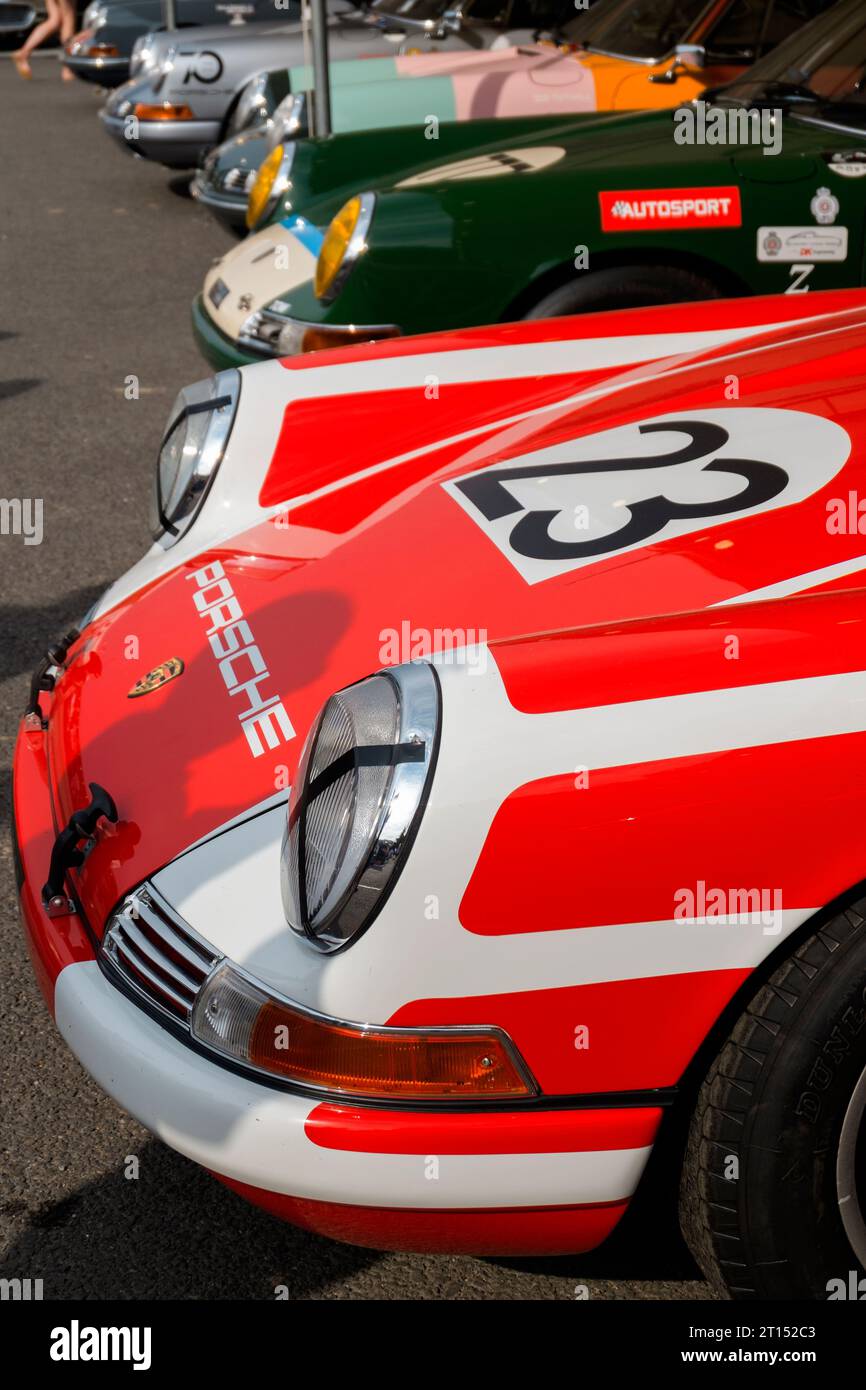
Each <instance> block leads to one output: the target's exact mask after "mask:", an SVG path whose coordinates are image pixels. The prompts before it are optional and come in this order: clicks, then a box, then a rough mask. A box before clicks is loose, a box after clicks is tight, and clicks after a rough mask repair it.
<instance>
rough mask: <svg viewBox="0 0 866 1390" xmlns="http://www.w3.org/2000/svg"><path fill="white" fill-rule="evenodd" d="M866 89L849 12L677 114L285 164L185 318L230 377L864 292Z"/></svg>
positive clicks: (556, 125) (349, 141) (512, 123)
mask: <svg viewBox="0 0 866 1390" xmlns="http://www.w3.org/2000/svg"><path fill="white" fill-rule="evenodd" d="M864 86H866V7H864V5H863V3H862V0H842V3H840V4H837V5H836V6H834V7H833V8H832V9H831V10H830V11H828V12H827V13H826V14H825V15H824V16H823V17H822V18H820V19H818V20H815V21H813V22H812V23H810V24H807V25H804V26H803V27H802V28H801V29H800V30H799V31H798V33H797V34H795V35H794V36H792V37H791V38H790V39H788V40H787V41H786V42H785V43H783V44H782V45H780V47H778V48H777V49H776V50H775V51H774V52H772V53H771V54H769V55H768V56H767V57H766V58H765V59H763V60H762V61H761V62H760V63H758V64H757V65H756V66H755V67H754V68H752V69H751V71H750V72H749V74H748V75H747V76H745V77H743V78H741V79H739V80H738V81H737V82H735V83H733V84H731V85H730V86H728V87H725V88H724V89H720V90H719V91H716V92H714V93H709V94H708V95H707V99H706V100H701V101H697V102H694V103H691V104H689V105H687V106H681V107H679V108H677V109H676V110H674V111H661V112H649V113H640V114H626V115H605V116H582V117H572V118H570V119H569V120H562V119H561V118H560V119H556V118H554V117H550V116H548V117H546V118H544V117H534V118H532V119H513V120H508V119H505V120H503V119H501V118H500V119H498V120H496V121H489V122H485V121H478V122H474V123H471V124H465V125H460V124H453V125H447V124H443V125H442V126H441V127H440V129H439V132H438V139H437V140H435V141H431V140H427V139H426V138H425V131H424V129H423V128H419V127H417V126H412V127H401V128H398V129H394V130H390V131H377V132H375V133H374V134H369V133H363V132H361V133H357V134H351V135H343V136H334V137H331V138H330V139H327V140H313V141H304V142H301V143H300V144H298V146H297V148H296V149H295V150H294V151H293V152H292V153H291V154H290V153H289V152H288V149H283V150H281V149H280V147H278V148H277V150H275V151H274V152H273V154H272V156H271V160H270V170H269V171H265V176H264V178H263V179H262V180H260V183H259V185H258V190H257V191H258V204H259V206H258V212H259V222H258V225H257V230H256V233H255V235H254V236H252V237H249V238H247V240H246V241H245V242H243V243H242V244H241V245H240V246H238V247H237V248H235V249H234V250H233V251H231V252H230V253H229V254H228V255H227V256H226V257H224V258H223V260H222V261H220V262H217V263H216V265H215V266H214V267H213V268H212V270H211V272H210V274H209V275H208V278H207V280H206V281H205V285H204V290H203V293H202V295H201V296H200V297H199V298H198V299H197V301H196V303H195V305H194V309H193V319H194V326H195V331H196V335H197V338H198V342H199V345H200V347H201V349H202V351H203V352H204V355H205V356H206V357H207V358H208V360H209V361H210V362H211V363H212V364H214V365H215V366H218V367H223V366H226V365H230V364H237V363H242V362H249V361H253V360H256V359H257V358H261V357H262V356H275V355H277V356H284V355H288V354H291V353H296V352H304V351H311V350H315V349H318V348H322V347H328V346H339V345H344V344H347V343H352V342H361V341H369V340H371V339H376V338H383V337H389V336H396V335H398V334H405V333H422V332H428V331H432V330H437V329H451V328H455V327H463V326H467V327H468V326H472V325H478V324H484V323H491V322H496V321H507V320H513V319H520V318H537V317H547V316H551V315H560V314H572V313H580V312H583V311H589V310H600V309H610V308H620V307H622V308H625V307H630V306H639V305H646V304H655V303H664V302H671V301H676V300H686V299H706V298H712V297H716V296H726V297H727V296H731V295H741V294H768V293H774V292H787V293H791V294H798V293H799V294H802V293H805V292H808V291H810V290H814V289H835V288H841V287H851V286H857V285H860V284H863V283H864V224H866V92H864ZM264 167H265V166H263V170H264ZM271 175H272V177H271ZM268 180H270V182H268ZM263 185H264V187H263ZM255 194H256V190H254V195H255ZM254 195H251V196H254Z"/></svg>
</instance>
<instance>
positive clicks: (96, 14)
mask: <svg viewBox="0 0 866 1390" xmlns="http://www.w3.org/2000/svg"><path fill="white" fill-rule="evenodd" d="M107 13H108V6H107V5H105V4H103V3H102V0H93V3H91V4H90V5H88V6H87V9H86V10H85V11H84V14H83V15H82V16H81V27H82V29H95V28H96V26H97V25H98V24H101V23H102V21H103V20H104V19H105V16H106V14H107Z"/></svg>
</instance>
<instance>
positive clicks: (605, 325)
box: [280, 289, 866, 372]
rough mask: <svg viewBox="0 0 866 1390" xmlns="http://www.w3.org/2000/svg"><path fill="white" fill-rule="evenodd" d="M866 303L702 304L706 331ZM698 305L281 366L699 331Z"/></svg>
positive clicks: (405, 341) (430, 336) (300, 359)
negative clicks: (696, 320)
mask: <svg viewBox="0 0 866 1390" xmlns="http://www.w3.org/2000/svg"><path fill="white" fill-rule="evenodd" d="M863 305H866V295H864V292H863V290H860V289H856V290H822V291H820V292H819V293H812V294H809V295H808V296H807V295H803V296H802V297H798V296H797V295H781V294H776V295H759V296H756V297H755V298H750V299H726V300H707V301H705V302H704V303H702V304H701V309H700V324H701V328H702V329H703V330H705V331H711V330H713V329H724V328H740V327H744V328H747V327H749V326H750V325H752V324H773V323H791V322H794V321H795V320H798V319H810V318H814V317H815V316H816V315H818V314H833V313H838V312H839V311H841V310H844V309H853V308H858V307H860V306H863ZM694 331H695V308H694V305H693V304H662V305H655V306H652V307H649V308H646V309H614V310H609V311H606V312H604V313H598V314H580V315H576V316H573V317H570V318H561V319H560V318H556V319H536V320H523V321H522V322H518V323H503V324H493V325H492V326H490V327H484V328H463V329H458V330H451V331H448V332H444V333H424V334H419V335H418V336H417V337H413V338H390V339H384V340H383V341H381V342H378V343H376V342H373V343H358V344H357V345H356V346H352V347H339V348H328V349H327V350H326V351H324V352H312V353H305V354H302V355H301V356H297V357H284V358H282V359H281V363H280V365H281V366H283V367H285V368H286V369H287V370H289V371H294V372H297V371H304V370H305V369H309V368H316V367H333V366H337V365H338V364H339V363H343V362H372V361H380V360H383V359H387V358H391V357H410V356H418V355H420V354H422V353H425V352H426V353H430V352H462V351H466V350H467V349H472V348H502V347H518V346H520V345H521V344H525V343H559V342H569V341H571V340H578V339H583V338H601V337H608V336H610V337H616V338H623V337H630V336H632V335H633V334H636V333H693V332H694Z"/></svg>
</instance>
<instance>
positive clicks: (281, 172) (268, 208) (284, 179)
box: [247, 140, 298, 232]
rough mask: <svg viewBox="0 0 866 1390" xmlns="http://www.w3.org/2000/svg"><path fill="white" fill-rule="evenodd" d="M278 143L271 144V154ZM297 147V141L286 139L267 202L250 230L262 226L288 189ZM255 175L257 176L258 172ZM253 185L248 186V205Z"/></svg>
mask: <svg viewBox="0 0 866 1390" xmlns="http://www.w3.org/2000/svg"><path fill="white" fill-rule="evenodd" d="M279 144H280V142H279V141H277V144H276V145H273V146H271V149H270V153H271V154H273V151H274V150H275V149H277V147H278V145H279ZM297 149H298V142H297V141H296V140H288V141H287V142H286V145H285V147H284V149H283V157H282V159H281V160H280V167H279V169H278V170H277V172H276V176H275V178H274V181H273V183H272V184H271V191H270V193H269V194H268V199H267V202H266V203H265V205H264V207H263V208H262V210H261V212H260V214H259V216H258V217H257V218H256V221H255V222H254V223H253V225H252V226H251V227H250V228H249V230H250V231H251V232H253V231H256V230H257V229H258V228H260V227H262V226H263V225H264V224H265V222H267V220H268V219H269V218H270V217H272V216H273V214H274V212H275V211H276V207H277V204H278V203H279V202H280V201H281V199H283V198H284V197H285V196H286V193H287V192H288V189H289V185H290V184H291V181H292V165H293V164H294V162H295V155H296V153H297ZM256 176H258V174H257V175H256ZM254 187H255V184H254V183H253V184H252V185H251V187H250V190H249V193H248V194H247V203H248V205H249V198H250V196H251V194H252V191H253V188H254Z"/></svg>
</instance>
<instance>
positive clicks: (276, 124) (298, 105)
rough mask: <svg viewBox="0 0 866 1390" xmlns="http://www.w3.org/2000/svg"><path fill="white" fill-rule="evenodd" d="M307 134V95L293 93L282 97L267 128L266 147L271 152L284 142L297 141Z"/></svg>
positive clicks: (304, 93)
mask: <svg viewBox="0 0 866 1390" xmlns="http://www.w3.org/2000/svg"><path fill="white" fill-rule="evenodd" d="M306 133H307V94H306V92H294V93H293V94H291V95H290V96H287V97H283V99H282V101H281V102H280V104H279V106H278V107H277V109H276V111H275V112H274V114H273V116H272V117H271V123H270V126H269V128H268V137H267V145H268V149H269V150H272V149H273V148H274V146H275V145H281V144H282V143H283V141H284V140H297V139H299V138H300V137H301V136H302V135H306Z"/></svg>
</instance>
